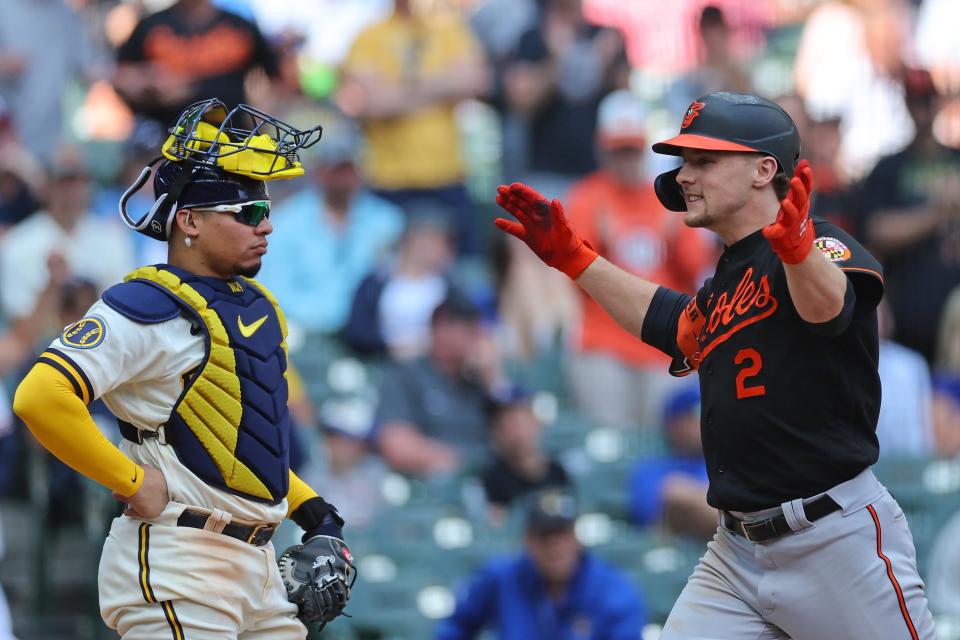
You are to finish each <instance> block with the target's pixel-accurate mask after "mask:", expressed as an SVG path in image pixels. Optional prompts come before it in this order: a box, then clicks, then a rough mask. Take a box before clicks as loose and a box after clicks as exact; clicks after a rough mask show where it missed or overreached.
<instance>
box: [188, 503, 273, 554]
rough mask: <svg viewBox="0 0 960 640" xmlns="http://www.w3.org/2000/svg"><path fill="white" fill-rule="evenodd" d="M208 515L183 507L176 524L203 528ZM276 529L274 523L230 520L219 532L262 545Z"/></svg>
mask: <svg viewBox="0 0 960 640" xmlns="http://www.w3.org/2000/svg"><path fill="white" fill-rule="evenodd" d="M209 517H210V516H209V515H207V514H205V513H198V512H196V511H190V510H189V509H185V510H184V511H183V513H181V514H180V517H179V518H177V526H178V527H193V528H194V529H203V527H204V525H205V524H207V519H208V518H209ZM276 530H277V524H276V523H271V524H255V525H250V526H247V525H242V524H233V523H232V522H231V523H230V524H228V525H227V526H225V527H224V528H223V531H221V532H220V533H222V534H223V535H225V536H230V537H231V538H236V539H237V540H240V541H241V542H246V543H247V544H252V545H253V546H255V547H262V546H263V545H265V544H267V543H268V542H270V538H272V537H273V534H274V533H275V532H276Z"/></svg>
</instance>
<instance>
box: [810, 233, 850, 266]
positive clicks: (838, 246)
mask: <svg viewBox="0 0 960 640" xmlns="http://www.w3.org/2000/svg"><path fill="white" fill-rule="evenodd" d="M813 244H814V246H815V247H816V248H817V249H819V250H820V253H822V254H823V255H824V256H826V258H827V260H829V261H830V262H843V261H844V260H849V259H850V256H851V255H852V254H851V253H850V247H848V246H847V245H845V244H843V243H842V242H840V241H839V240H837V239H836V238H831V237H829V236H823V237H821V238H817V239H816V240H814V241H813Z"/></svg>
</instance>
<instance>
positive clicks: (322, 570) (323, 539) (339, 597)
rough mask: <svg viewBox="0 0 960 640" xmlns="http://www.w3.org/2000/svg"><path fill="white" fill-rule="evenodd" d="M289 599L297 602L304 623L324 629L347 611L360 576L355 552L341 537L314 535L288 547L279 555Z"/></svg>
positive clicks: (299, 616)
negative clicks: (352, 588) (355, 565)
mask: <svg viewBox="0 0 960 640" xmlns="http://www.w3.org/2000/svg"><path fill="white" fill-rule="evenodd" d="M277 564H279V565H280V577H281V578H282V579H283V585H284V587H286V589H287V599H288V600H289V601H290V602H292V603H294V604H295V605H297V608H298V613H297V617H298V618H300V620H301V621H302V622H303V623H304V624H307V623H311V622H319V623H320V628H321V629H322V628H323V627H324V626H325V625H326V624H327V623H328V622H330V621H331V620H333V619H334V618H336V617H337V616H339V615H340V614H341V613H343V609H344V607H346V606H347V601H348V600H349V599H350V588H351V587H352V586H353V581H354V579H355V578H356V570H355V569H354V567H353V556H352V555H351V554H350V549H349V548H348V547H347V545H346V544H345V543H344V542H343V540H340V539H339V538H333V537H331V536H314V537H312V538H310V539H309V540H307V541H306V542H305V543H303V544H297V545H294V546H292V547H290V548H289V549H287V550H286V551H284V552H283V553H282V554H281V555H280V557H279V558H278V559H277Z"/></svg>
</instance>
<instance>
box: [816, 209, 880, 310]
mask: <svg viewBox="0 0 960 640" xmlns="http://www.w3.org/2000/svg"><path fill="white" fill-rule="evenodd" d="M814 224H815V226H814V229H815V230H816V232H817V237H816V240H814V248H815V249H817V250H819V251H820V252H821V253H822V254H823V255H824V256H825V257H826V258H827V260H829V261H830V262H832V263H834V264H835V265H837V267H839V268H840V270H841V271H843V272H844V273H845V274H847V278H848V279H849V281H850V282H851V283H852V284H853V286H854V290H855V293H856V302H857V304H858V305H870V306H871V307H876V306H877V305H878V304H879V303H880V299H881V298H882V297H883V267H881V266H880V262H878V261H877V259H876V258H874V257H873V256H872V255H870V252H868V251H867V250H866V249H864V248H863V246H862V245H861V244H860V243H859V242H857V240H855V239H854V237H853V236H851V235H850V234H849V233H847V232H846V231H844V230H843V229H841V228H840V227H838V226H836V225H835V224H832V223H830V222H827V221H826V220H816V221H815V222H814Z"/></svg>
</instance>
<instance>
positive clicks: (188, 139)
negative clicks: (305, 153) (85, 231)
mask: <svg viewBox="0 0 960 640" xmlns="http://www.w3.org/2000/svg"><path fill="white" fill-rule="evenodd" d="M321 132H322V129H321V128H320V127H319V126H317V127H314V128H312V129H308V130H306V131H299V130H297V129H294V128H293V127H291V126H289V125H287V124H284V123H283V122H280V121H279V120H277V119H276V118H273V117H272V116H269V115H267V114H265V113H263V112H262V111H258V110H257V109H254V108H253V107H249V106H247V105H239V106H237V107H235V108H233V109H231V110H228V109H227V107H226V106H225V105H224V104H223V103H222V102H220V101H219V100H216V99H212V100H205V101H203V102H198V103H196V104H193V105H190V106H189V107H187V109H186V110H185V111H184V112H183V113H182V114H180V117H179V118H178V119H177V122H176V124H175V125H174V126H173V127H172V128H171V129H170V137H169V138H167V141H166V142H165V143H164V145H163V148H162V150H161V153H162V154H163V155H162V157H159V158H156V159H155V160H152V161H151V162H150V163H149V164H148V165H147V166H146V167H144V168H143V171H141V172H140V176H139V177H138V178H137V179H136V180H135V181H134V183H133V184H132V185H131V186H130V187H129V188H128V189H127V191H126V192H125V193H124V194H123V196H122V197H121V198H120V217H121V218H122V219H123V221H124V222H125V223H126V224H127V226H129V227H130V228H132V229H135V230H137V231H139V232H140V233H143V234H144V235H147V236H150V237H151V238H154V239H156V240H168V239H169V238H170V230H171V227H172V225H173V219H174V214H175V213H176V212H177V210H178V209H189V208H193V207H196V208H200V207H210V206H214V205H220V204H242V203H246V202H253V201H263V200H268V199H269V197H270V196H269V194H268V192H267V185H266V182H267V181H269V180H277V179H283V178H296V177H298V176H301V175H303V168H302V167H301V166H300V161H299V158H298V156H297V152H298V151H299V150H300V149H304V148H307V147H310V146H312V145H314V144H316V142H317V141H319V140H320V135H321ZM158 163H159V165H158V166H157V167H156V170H155V174H154V177H153V193H154V203H153V207H151V209H150V211H148V212H147V213H146V214H145V215H144V216H143V217H141V218H140V219H139V220H134V219H132V218H131V217H130V215H129V214H128V213H127V201H129V199H130V197H131V196H133V194H134V193H136V192H137V191H139V190H140V189H141V188H142V187H143V185H144V184H146V181H147V179H148V178H149V177H150V174H151V173H153V172H154V166H155V165H157V164H158Z"/></svg>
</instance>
